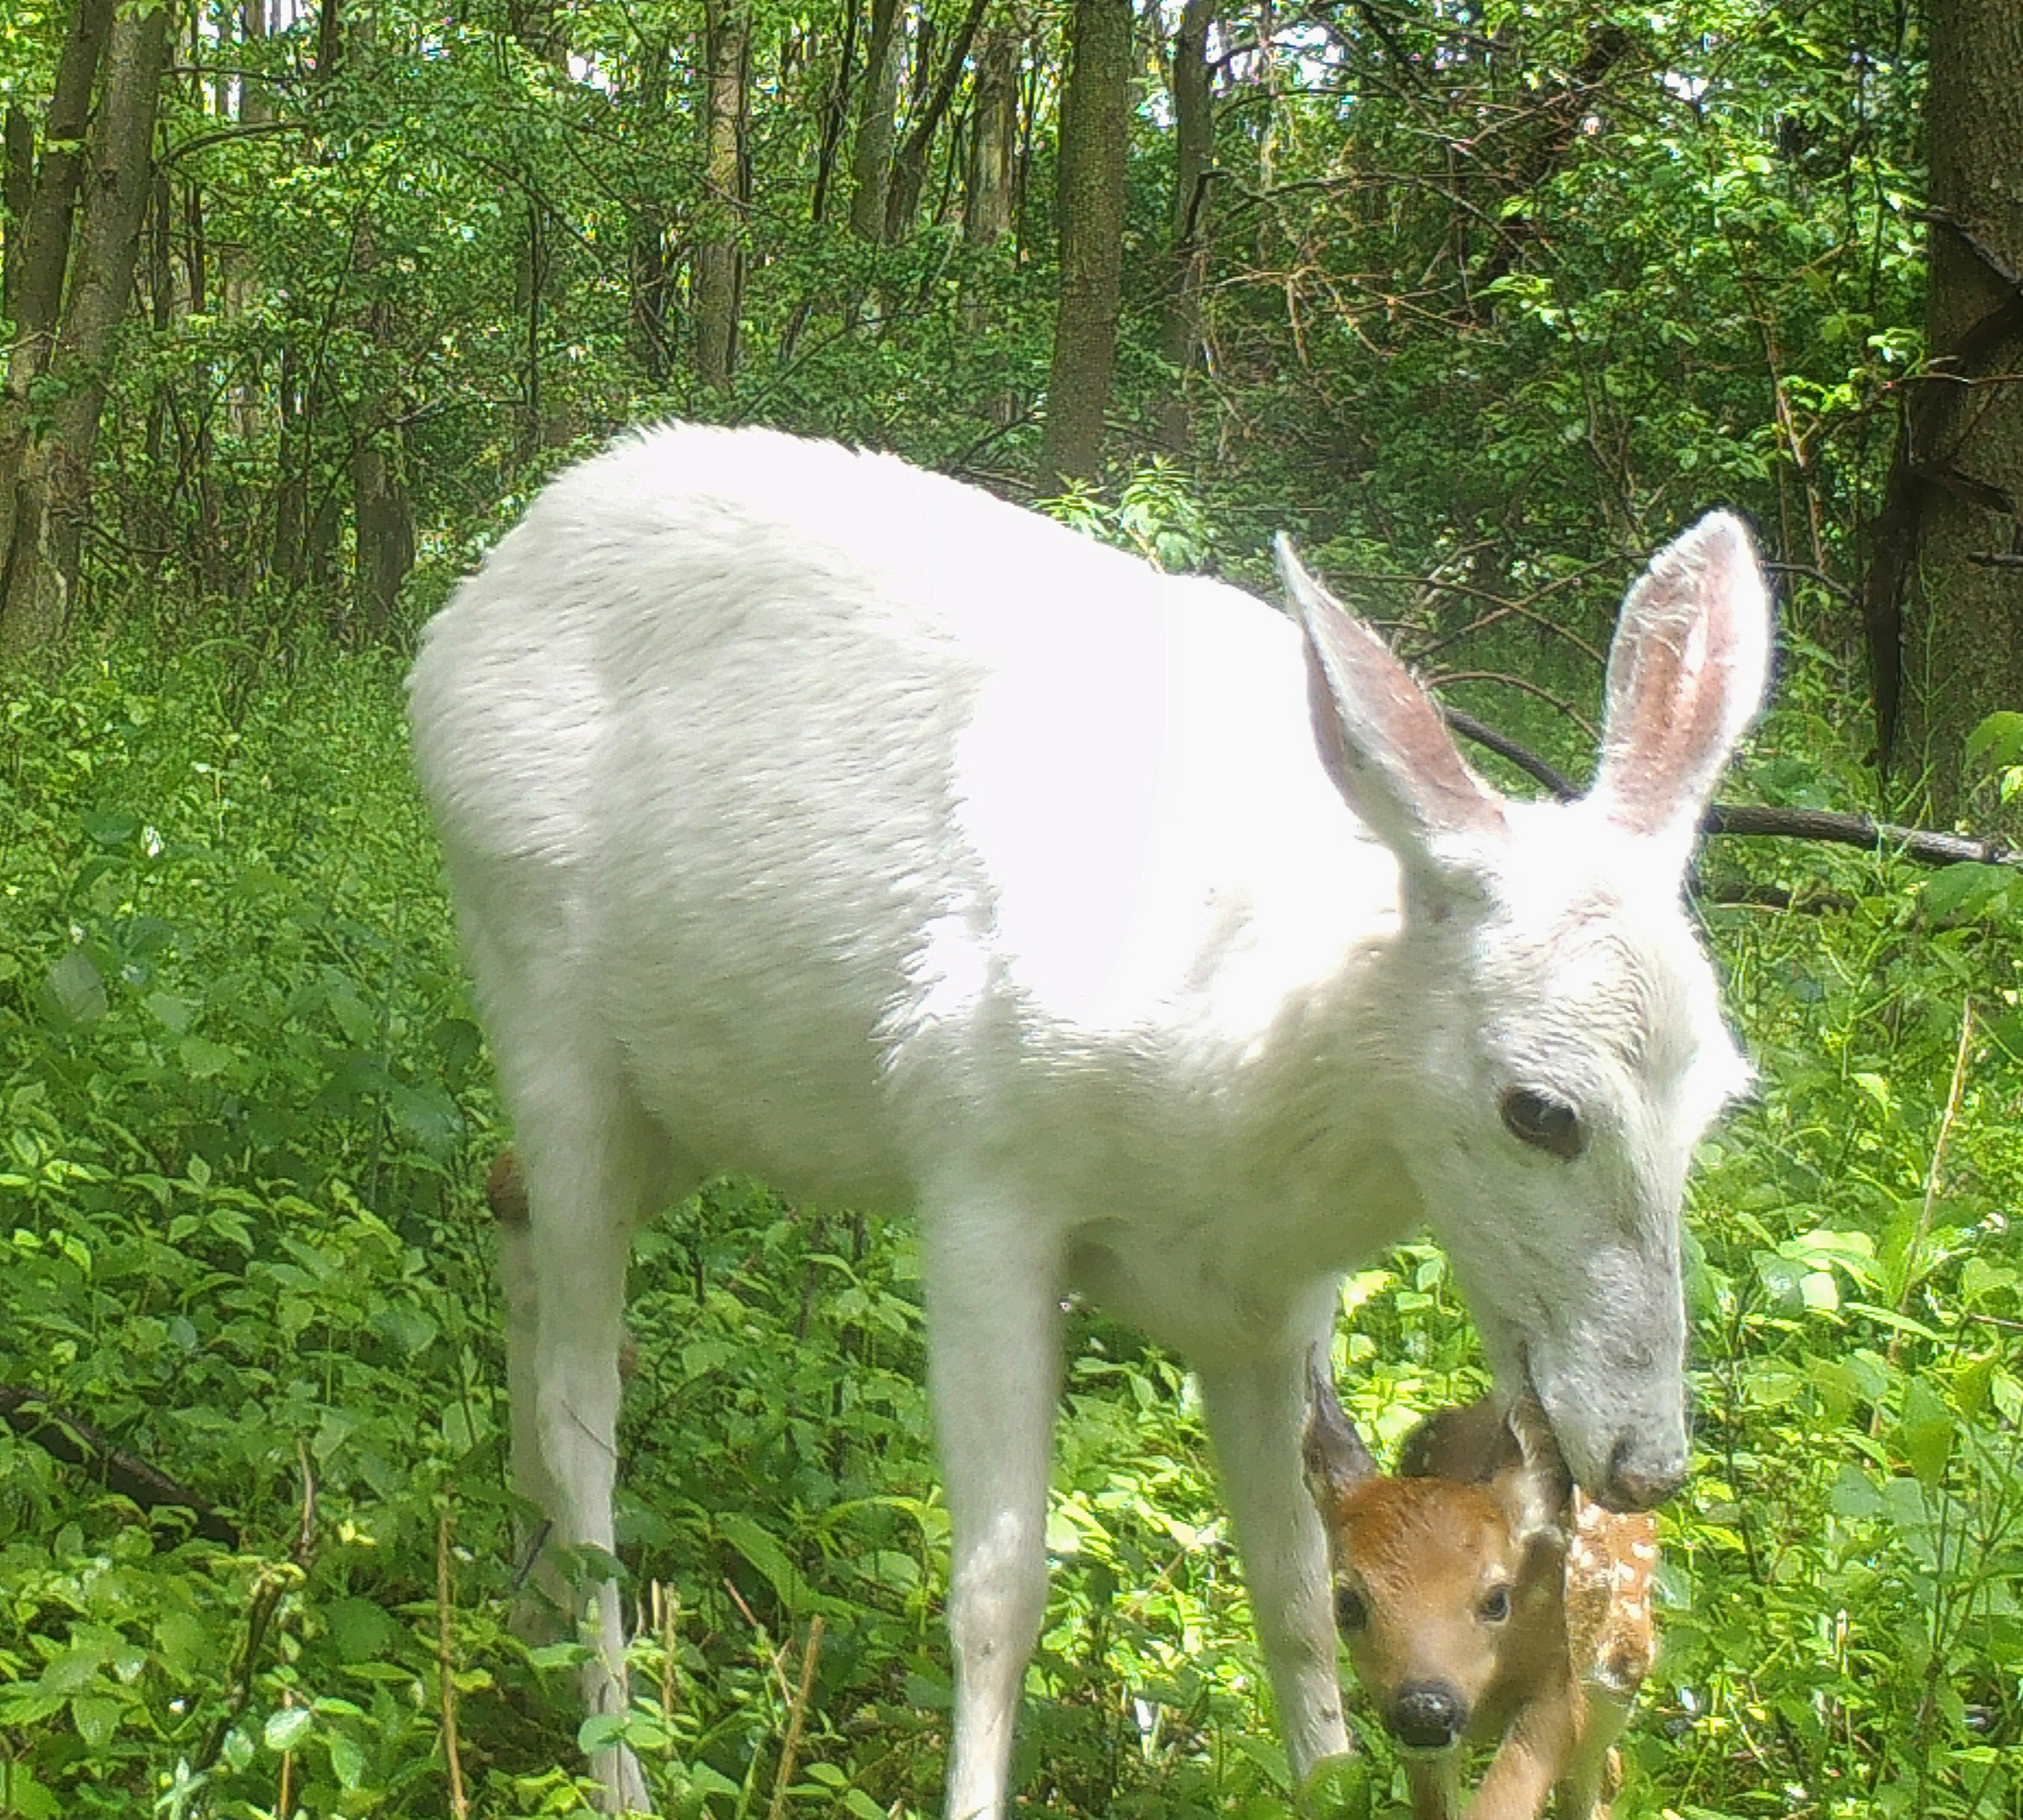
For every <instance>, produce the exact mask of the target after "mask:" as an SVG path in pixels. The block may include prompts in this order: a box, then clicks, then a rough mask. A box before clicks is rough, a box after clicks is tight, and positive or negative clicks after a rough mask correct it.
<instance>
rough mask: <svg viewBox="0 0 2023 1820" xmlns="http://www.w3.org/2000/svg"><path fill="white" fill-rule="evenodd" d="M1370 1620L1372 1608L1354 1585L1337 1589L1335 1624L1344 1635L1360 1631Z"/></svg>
mask: <svg viewBox="0 0 2023 1820" xmlns="http://www.w3.org/2000/svg"><path fill="white" fill-rule="evenodd" d="M1369 1621H1370V1608H1369V1606H1368V1605H1366V1604H1364V1602H1363V1595H1362V1594H1360V1593H1358V1592H1357V1590H1356V1589H1355V1587H1353V1586H1337V1588H1336V1589H1335V1625H1336V1628H1337V1629H1338V1630H1339V1631H1340V1632H1341V1633H1342V1635H1344V1636H1347V1635H1350V1634H1352V1633H1353V1632H1356V1631H1359V1630H1361V1629H1362V1628H1363V1626H1364V1625H1367V1624H1368V1623H1369Z"/></svg>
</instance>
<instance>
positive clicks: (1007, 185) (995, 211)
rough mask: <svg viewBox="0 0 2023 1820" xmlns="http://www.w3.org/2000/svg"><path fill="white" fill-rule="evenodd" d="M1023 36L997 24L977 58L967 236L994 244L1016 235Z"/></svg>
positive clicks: (965, 203) (965, 206) (964, 222)
mask: <svg viewBox="0 0 2023 1820" xmlns="http://www.w3.org/2000/svg"><path fill="white" fill-rule="evenodd" d="M1018 43H1019V38H1018V34H1017V32H1015V31H1014V30H1012V29H1011V28H1010V27H1009V26H1006V25H993V26H992V27H991V28H990V30H989V31H987V32H986V33H985V34H984V47H983V50H982V52H981V53H980V54H979V55H978V57H977V60H976V106H975V109H974V112H973V116H972V119H971V122H970V129H969V172H968V178H967V182H966V188H965V195H964V198H963V208H962V237H963V238H964V239H965V240H966V241H967V242H968V244H969V245H972V246H995V245H996V244H997V243H998V242H999V241H1000V240H1002V239H1003V238H1004V237H1005V236H1006V235H1007V234H1009V233H1010V232H1011V231H1012V186H1013V183H1014V180H1015V177H1016V175H1017V164H1018Z"/></svg>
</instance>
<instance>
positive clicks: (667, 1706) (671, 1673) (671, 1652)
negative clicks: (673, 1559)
mask: <svg viewBox="0 0 2023 1820" xmlns="http://www.w3.org/2000/svg"><path fill="white" fill-rule="evenodd" d="M680 1609H681V1600H680V1598H679V1597H678V1595H676V1593H675V1592H674V1591H673V1589H672V1588H671V1587H668V1586H666V1585H663V1584H662V1583H661V1582H660V1581H658V1580H656V1581H655V1582H654V1583H653V1621H654V1629H655V1630H656V1631H657V1632H658V1633H659V1635H660V1723H661V1725H662V1727H663V1728H664V1729H665V1730H666V1734H667V1735H668V1736H669V1737H670V1738H671V1737H673V1736H674V1735H675V1646H676V1645H675V1622H676V1615H677V1614H678V1613H679V1611H680Z"/></svg>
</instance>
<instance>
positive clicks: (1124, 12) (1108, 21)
mask: <svg viewBox="0 0 2023 1820" xmlns="http://www.w3.org/2000/svg"><path fill="white" fill-rule="evenodd" d="M1071 31H1072V34H1073V36H1072V41H1071V43H1070V46H1069V56H1070V63H1069V66H1068V75H1067V88H1066V89H1065V91H1064V92H1063V94H1062V96H1061V125H1060V193H1059V201H1058V210H1059V217H1060V245H1061V288H1060V306H1059V311H1058V314H1057V316H1056V318H1055V325H1054V364H1053V369H1052V373H1051V375H1050V377H1049V378H1048V380H1047V427H1046V430H1045V432H1044V434H1043V435H1042V437H1041V441H1040V461H1039V473H1040V485H1041V488H1042V490H1043V491H1045V492H1047V493H1057V492H1059V491H1060V490H1061V488H1062V487H1063V486H1064V485H1067V483H1068V482H1070V481H1075V480H1090V479H1093V478H1095V475H1096V472H1097V459H1098V457H1099V456H1100V455H1101V453H1102V444H1103V411H1104V407H1105V405H1107V404H1108V402H1109V395H1110V369H1111V367H1112V365H1114V364H1115V361H1116V357H1117V315H1118V311H1119V309H1120V307H1121V303H1122V296H1123V275H1124V177H1125V162H1124V160H1125V134H1126V128H1127V124H1128V116H1129V111H1130V92H1131V91H1130V82H1131V6H1130V0H1076V4H1075V13H1074V17H1073V23H1072V26H1071Z"/></svg>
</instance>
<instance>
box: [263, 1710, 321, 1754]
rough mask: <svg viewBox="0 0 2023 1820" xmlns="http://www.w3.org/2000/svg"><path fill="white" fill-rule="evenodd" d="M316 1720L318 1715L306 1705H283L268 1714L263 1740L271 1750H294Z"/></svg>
mask: <svg viewBox="0 0 2023 1820" xmlns="http://www.w3.org/2000/svg"><path fill="white" fill-rule="evenodd" d="M315 1721H316V1715H315V1714H314V1713H312V1712H311V1711H310V1710H309V1709H308V1707H306V1706H283V1707H282V1708H281V1709H280V1710H279V1711H278V1712H275V1713H270V1714H268V1715H267V1724H266V1730H265V1733H264V1734H262V1742H263V1743H265V1745H266V1747H267V1748H268V1749H269V1750H270V1751H292V1750H293V1749H294V1748H295V1745H297V1744H299V1743H300V1742H301V1740H302V1735H303V1734H304V1733H305V1732H306V1731H307V1730H308V1729H309V1727H310V1726H311V1725H315Z"/></svg>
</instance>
